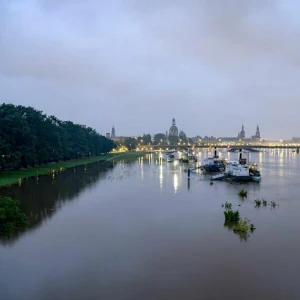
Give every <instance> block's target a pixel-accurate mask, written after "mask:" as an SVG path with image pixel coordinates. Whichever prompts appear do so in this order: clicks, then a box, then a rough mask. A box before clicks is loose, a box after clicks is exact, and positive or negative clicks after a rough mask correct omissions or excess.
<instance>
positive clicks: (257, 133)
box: [255, 125, 260, 138]
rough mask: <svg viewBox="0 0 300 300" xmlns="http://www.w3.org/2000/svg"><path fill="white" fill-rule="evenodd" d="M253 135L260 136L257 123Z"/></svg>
mask: <svg viewBox="0 0 300 300" xmlns="http://www.w3.org/2000/svg"><path fill="white" fill-rule="evenodd" d="M255 136H256V137H257V138H260V132H259V126H258V125H257V126H256V133H255Z"/></svg>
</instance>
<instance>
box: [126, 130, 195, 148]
mask: <svg viewBox="0 0 300 300" xmlns="http://www.w3.org/2000/svg"><path fill="white" fill-rule="evenodd" d="M179 142H182V143H193V141H192V140H191V139H188V138H186V137H178V136H169V138H168V139H167V137H166V135H165V134H163V133H157V134H155V135H154V136H153V139H152V138H151V135H150V134H144V135H143V136H140V137H138V138H132V137H129V138H127V139H125V140H124V146H126V147H127V148H128V150H134V149H135V148H136V147H138V145H166V144H169V145H178V143H179Z"/></svg>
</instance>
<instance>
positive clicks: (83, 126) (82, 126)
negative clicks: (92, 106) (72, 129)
mask: <svg viewBox="0 0 300 300" xmlns="http://www.w3.org/2000/svg"><path fill="white" fill-rule="evenodd" d="M77 125H78V126H80V127H81V128H86V125H81V124H77Z"/></svg>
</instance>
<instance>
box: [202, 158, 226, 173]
mask: <svg viewBox="0 0 300 300" xmlns="http://www.w3.org/2000/svg"><path fill="white" fill-rule="evenodd" d="M201 168H202V169H203V170H204V171H205V172H208V173H213V172H223V171H224V170H225V164H224V160H223V159H219V158H215V157H209V158H206V159H205V160H204V161H203V165H202V166H201Z"/></svg>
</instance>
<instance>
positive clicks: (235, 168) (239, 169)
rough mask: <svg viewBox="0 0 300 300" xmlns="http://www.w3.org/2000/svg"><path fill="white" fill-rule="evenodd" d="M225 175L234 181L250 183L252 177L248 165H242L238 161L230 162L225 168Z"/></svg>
mask: <svg viewBox="0 0 300 300" xmlns="http://www.w3.org/2000/svg"><path fill="white" fill-rule="evenodd" d="M225 175H227V176H228V177H230V178H232V179H233V180H234V181H250V180H251V176H250V172H249V168H248V166H247V165H241V164H239V163H238V162H236V161H228V162H227V163H226V166H225Z"/></svg>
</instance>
